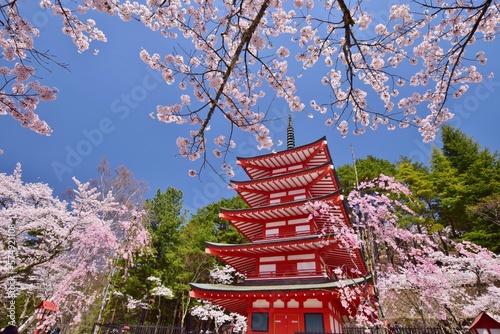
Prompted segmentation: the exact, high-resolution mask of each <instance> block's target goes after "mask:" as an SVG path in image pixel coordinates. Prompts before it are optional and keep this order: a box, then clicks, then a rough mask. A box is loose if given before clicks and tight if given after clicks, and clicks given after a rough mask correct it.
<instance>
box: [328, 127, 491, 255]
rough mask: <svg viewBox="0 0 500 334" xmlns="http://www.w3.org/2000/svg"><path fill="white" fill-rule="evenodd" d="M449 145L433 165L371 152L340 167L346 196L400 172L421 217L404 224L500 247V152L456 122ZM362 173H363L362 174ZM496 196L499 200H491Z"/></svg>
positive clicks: (437, 152)
mask: <svg viewBox="0 0 500 334" xmlns="http://www.w3.org/2000/svg"><path fill="white" fill-rule="evenodd" d="M442 142H443V148H442V149H439V148H436V147H435V148H433V151H432V155H431V159H430V161H429V166H425V165H423V164H422V163H417V162H414V161H412V160H411V159H409V158H406V157H401V158H400V160H399V162H397V164H393V163H391V162H389V161H387V160H384V159H378V158H375V157H372V156H368V157H366V158H365V159H359V160H357V161H356V169H354V166H352V165H343V166H340V167H339V168H337V173H338V176H339V180H340V183H341V185H342V186H343V187H344V188H345V191H346V194H347V193H349V192H350V191H351V190H352V189H354V187H355V186H356V182H362V181H365V180H370V179H373V178H375V177H377V176H378V175H379V174H385V175H387V176H394V177H396V179H397V180H398V181H400V182H403V183H404V184H405V185H406V186H407V187H408V188H409V189H410V190H411V192H412V198H411V201H405V204H406V205H407V206H408V207H410V208H411V209H412V210H413V211H414V212H415V214H416V215H415V216H408V215H404V216H401V217H400V220H399V223H400V225H401V226H406V227H407V228H410V227H416V228H417V229H418V230H419V232H422V231H428V232H438V234H439V235H442V236H444V234H443V233H444V230H445V229H449V230H450V231H451V236H452V237H453V238H455V239H466V240H469V241H472V242H475V243H477V244H479V245H481V246H485V247H488V248H489V249H491V250H493V251H495V252H499V251H500V241H499V240H500V238H499V236H500V230H499V229H500V223H498V220H497V221H496V222H492V217H493V219H496V218H495V217H497V216H496V215H497V214H498V212H499V211H498V207H496V206H495V205H494V203H495V200H494V199H495V198H498V196H500V159H499V155H498V153H496V152H495V153H492V152H491V151H490V150H489V149H487V148H485V149H482V148H481V146H480V144H479V143H477V142H476V141H474V140H473V139H472V138H470V137H467V136H466V135H465V134H464V133H463V132H461V131H460V130H458V129H454V128H452V127H450V126H444V127H443V129H442ZM356 172H357V175H356ZM491 199H493V200H491Z"/></svg>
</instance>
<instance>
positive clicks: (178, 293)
mask: <svg viewBox="0 0 500 334" xmlns="http://www.w3.org/2000/svg"><path fill="white" fill-rule="evenodd" d="M182 207H183V201H182V192H180V191H179V190H176V189H174V188H168V189H167V190H166V191H165V192H163V193H162V192H160V191H158V192H157V193H156V195H155V197H154V198H153V199H152V200H148V201H146V203H145V209H146V211H147V215H148V223H149V226H148V227H149V231H150V233H151V238H152V249H151V252H150V254H148V255H145V256H142V257H139V258H138V259H137V261H136V262H135V266H134V267H133V268H129V269H127V270H125V269H121V270H119V271H118V272H117V273H116V274H115V275H114V278H113V287H114V289H115V290H116V291H119V292H120V293H122V294H123V296H114V297H113V298H112V299H111V301H110V302H109V303H108V306H107V311H106V317H105V319H107V321H109V320H110V319H111V318H113V321H114V322H120V321H125V320H126V319H127V320H128V321H131V320H132V319H136V320H135V322H139V321H140V319H141V318H142V319H144V320H145V321H146V322H149V323H156V322H161V323H167V324H171V325H176V326H182V325H183V322H184V318H185V316H186V314H187V313H188V312H189V310H190V308H191V307H192V304H193V301H191V299H190V297H189V291H190V283H192V282H208V281H209V272H210V269H212V268H213V266H214V264H215V261H216V259H215V258H214V257H213V256H210V255H207V254H206V253H205V248H206V241H213V242H222V243H242V242H246V240H245V239H244V238H243V237H242V236H241V235H240V234H239V233H238V231H236V229H235V228H234V227H232V226H231V225H230V224H229V222H228V221H226V220H224V219H221V218H219V212H220V209H221V208H228V209H239V208H243V207H246V204H245V203H244V201H243V200H241V199H240V198H239V197H234V198H232V199H222V200H220V201H219V202H216V203H212V204H210V205H208V206H206V207H202V208H200V209H198V210H197V212H196V213H195V214H193V215H192V216H191V217H190V219H189V220H188V219H187V213H186V212H184V211H183V209H182ZM150 276H155V277H158V278H160V279H161V282H162V283H163V285H164V286H166V287H168V288H170V289H171V290H172V292H173V294H174V298H172V299H167V298H161V299H160V300H158V297H156V298H152V297H151V290H152V288H153V287H154V284H153V283H152V282H151V281H149V280H148V279H147V278H148V277H150ZM128 296H130V297H132V298H134V299H135V300H142V301H143V302H145V303H146V304H148V305H149V306H150V308H151V309H150V310H147V311H141V310H140V309H128V308H127V304H128Z"/></svg>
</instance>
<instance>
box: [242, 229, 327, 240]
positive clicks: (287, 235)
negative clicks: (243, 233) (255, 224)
mask: <svg viewBox="0 0 500 334" xmlns="http://www.w3.org/2000/svg"><path fill="white" fill-rule="evenodd" d="M321 234H323V232H322V231H321V229H314V230H312V231H311V230H309V229H306V230H300V231H296V230H292V229H291V230H289V231H280V232H279V233H273V234H267V235H264V236H261V237H255V238H254V239H252V240H251V241H252V242H256V241H276V239H292V238H299V237H305V236H311V235H321Z"/></svg>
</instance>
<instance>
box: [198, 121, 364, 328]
mask: <svg viewBox="0 0 500 334" xmlns="http://www.w3.org/2000/svg"><path fill="white" fill-rule="evenodd" d="M290 129H291V122H290V123H289V133H288V143H287V149H286V150H285V151H282V152H278V153H271V154H266V155H262V156H256V157H251V158H238V164H239V165H240V166H241V167H242V168H243V170H244V171H245V172H246V173H247V175H248V176H249V178H250V180H249V181H235V182H232V186H233V188H234V189H235V190H236V191H237V193H238V194H239V196H240V197H241V198H242V199H243V200H244V201H245V202H246V203H247V204H248V206H249V208H247V209H240V210H225V209H223V210H221V212H220V214H219V215H220V217H222V218H224V219H227V220H228V221H230V222H231V224H232V225H233V226H234V227H235V228H236V229H237V230H238V231H239V232H240V233H242V234H243V235H244V236H245V237H246V238H247V239H248V240H249V241H250V243H247V244H239V245H229V244H217V243H207V249H206V252H207V253H208V254H212V255H215V256H216V257H218V258H219V259H220V260H222V261H223V262H224V263H226V264H229V265H230V266H232V267H233V268H235V269H236V270H237V271H238V272H240V273H242V274H244V275H245V276H246V278H245V281H244V282H241V283H236V284H233V285H224V284H199V283H192V284H191V293H190V294H191V297H193V298H199V299H204V300H208V301H210V302H212V303H214V304H217V305H220V306H222V307H224V308H225V309H226V310H228V311H231V312H237V313H240V314H242V315H245V316H247V318H248V330H247V333H248V334H251V333H259V334H293V333H298V332H309V333H311V332H316V333H342V332H343V326H344V324H345V323H346V322H348V321H349V315H350V314H349V313H348V311H347V310H346V309H345V308H344V307H342V305H341V300H340V294H339V289H340V288H342V287H345V286H346V285H347V286H348V285H355V284H358V285H359V284H369V283H366V282H368V281H369V277H368V276H369V275H368V272H367V269H366V265H365V263H364V261H363V259H362V256H361V254H360V252H359V250H355V251H354V256H353V252H352V251H348V250H346V249H344V248H342V247H340V246H339V244H338V242H337V241H336V240H337V239H336V238H335V237H334V236H333V235H328V234H325V233H324V229H323V228H324V226H325V224H326V223H327V221H326V218H324V217H321V216H318V217H314V218H312V219H310V218H309V216H310V214H311V209H309V210H308V209H307V208H306V203H307V202H308V201H326V202H328V203H329V204H331V205H332V207H334V208H335V212H334V214H335V215H336V216H337V217H338V218H340V219H342V220H343V221H344V222H345V223H346V224H347V225H348V226H350V222H349V218H348V213H347V211H346V206H345V205H344V201H343V196H342V190H341V188H340V185H339V182H338V179H337V176H336V173H335V169H334V167H333V163H332V160H331V157H330V153H329V151H328V147H327V142H326V139H325V137H323V138H321V139H320V140H317V141H315V142H313V143H310V144H308V145H304V146H300V147H295V145H294V138H293V130H290ZM338 267H342V268H343V269H344V271H346V272H350V269H353V271H352V272H355V273H356V274H355V275H354V276H352V277H350V279H348V280H345V279H344V280H339V278H338V277H337V276H336V275H335V271H334V269H336V268H338Z"/></svg>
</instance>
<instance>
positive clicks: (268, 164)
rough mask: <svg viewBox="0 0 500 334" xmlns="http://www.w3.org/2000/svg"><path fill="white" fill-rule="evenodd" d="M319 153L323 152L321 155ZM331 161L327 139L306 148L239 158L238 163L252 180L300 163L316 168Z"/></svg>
mask: <svg viewBox="0 0 500 334" xmlns="http://www.w3.org/2000/svg"><path fill="white" fill-rule="evenodd" d="M318 152H322V153H321V154H319V153H318ZM330 160H331V157H330V153H329V152H328V150H327V149H326V137H322V138H320V139H319V140H317V141H315V142H313V143H310V144H308V145H304V146H298V147H295V148H292V149H287V150H285V151H281V152H275V153H269V154H265V155H260V156H258V157H251V158H241V157H237V163H238V165H240V166H241V167H242V168H243V169H244V170H245V172H246V174H247V175H248V176H249V177H250V178H251V179H256V178H263V177H268V176H271V175H272V174H273V171H275V170H276V169H279V168H282V167H284V166H287V165H296V164H298V163H311V164H313V165H315V166H317V165H320V164H323V163H326V162H328V161H330Z"/></svg>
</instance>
